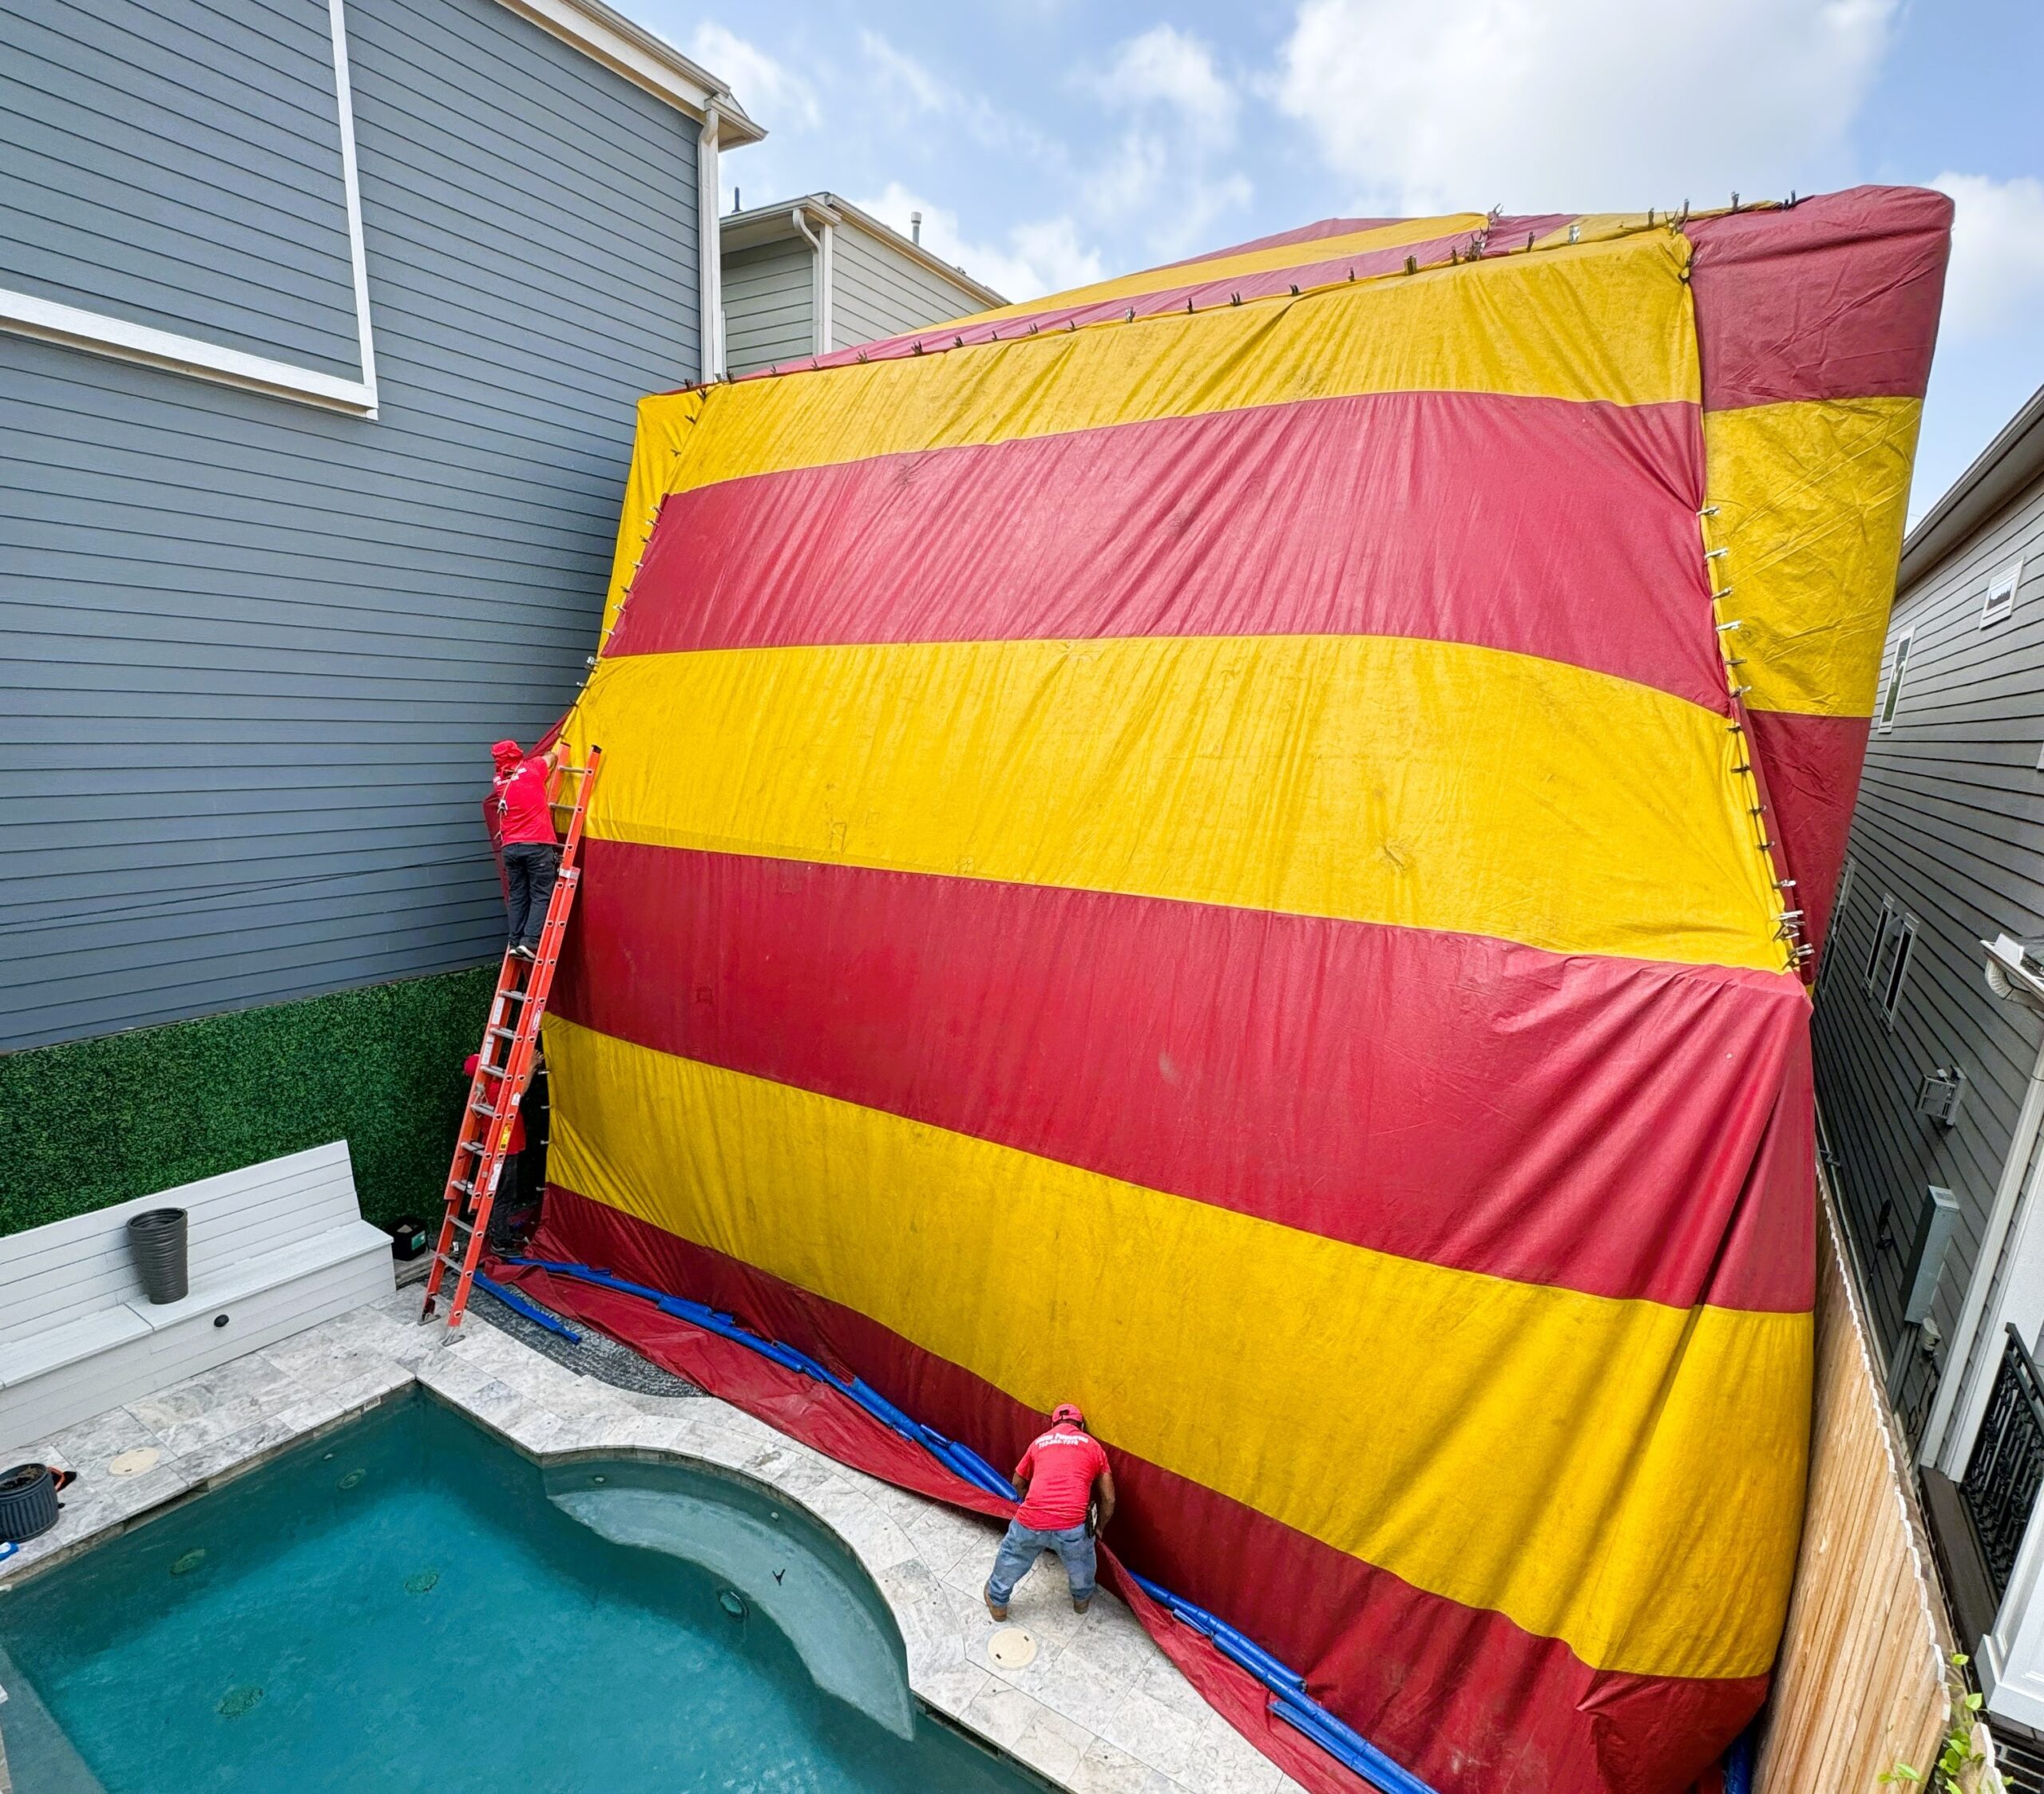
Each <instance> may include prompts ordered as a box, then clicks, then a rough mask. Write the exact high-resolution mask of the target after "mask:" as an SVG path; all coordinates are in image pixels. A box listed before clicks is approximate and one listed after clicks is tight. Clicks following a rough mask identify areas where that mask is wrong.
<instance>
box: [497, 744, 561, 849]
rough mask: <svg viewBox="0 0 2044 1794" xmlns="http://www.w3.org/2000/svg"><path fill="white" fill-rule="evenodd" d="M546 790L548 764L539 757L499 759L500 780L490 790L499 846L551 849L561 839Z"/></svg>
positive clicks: (502, 757) (500, 756) (498, 776)
mask: <svg viewBox="0 0 2044 1794" xmlns="http://www.w3.org/2000/svg"><path fill="white" fill-rule="evenodd" d="M546 786H547V775H546V762H545V760H543V759H541V758H540V757H539V756H538V755H537V754H534V755H533V756H531V757H530V758H524V759H515V760H514V759H513V758H511V757H510V755H509V754H503V753H500V754H498V755H497V777H496V779H495V780H494V782H493V783H492V784H491V786H490V788H489V790H490V798H491V802H492V803H493V805H494V806H495V811H494V814H495V816H496V820H497V845H498V846H502V847H510V846H517V845H519V844H521V843H525V842H537V843H539V844H540V845H541V846H548V847H551V846H553V845H554V844H555V842H557V841H558V840H559V839H560V837H559V836H558V835H557V834H555V833H554V828H553V805H552V804H550V803H549V802H548V801H547V790H546Z"/></svg>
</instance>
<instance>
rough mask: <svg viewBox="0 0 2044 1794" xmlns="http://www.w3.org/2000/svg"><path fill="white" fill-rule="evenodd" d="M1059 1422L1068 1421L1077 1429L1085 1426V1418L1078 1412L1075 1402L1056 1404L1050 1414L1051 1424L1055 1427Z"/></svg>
mask: <svg viewBox="0 0 2044 1794" xmlns="http://www.w3.org/2000/svg"><path fill="white" fill-rule="evenodd" d="M1060 1420H1069V1421H1071V1422H1072V1424H1073V1425H1074V1426H1079V1427H1083V1426H1084V1425H1085V1424H1086V1416H1084V1414H1083V1413H1082V1412H1079V1406H1078V1404H1076V1403H1075V1402H1068V1401H1061V1402H1060V1403H1059V1404H1057V1407H1056V1408H1055V1409H1054V1410H1053V1411H1052V1414H1051V1424H1052V1426H1056V1424H1058V1422H1059V1421H1060Z"/></svg>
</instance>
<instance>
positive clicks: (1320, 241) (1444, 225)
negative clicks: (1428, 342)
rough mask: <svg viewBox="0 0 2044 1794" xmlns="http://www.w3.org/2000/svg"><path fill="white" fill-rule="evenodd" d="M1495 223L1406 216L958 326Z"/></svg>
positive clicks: (1031, 303) (975, 317) (1123, 279)
mask: <svg viewBox="0 0 2044 1794" xmlns="http://www.w3.org/2000/svg"><path fill="white" fill-rule="evenodd" d="M1489 222H1490V220H1488V219H1487V218H1486V217H1485V216H1483V213H1482V212H1449V213H1447V214H1446V215H1444V216H1442V217H1439V218H1401V219H1400V220H1398V221H1397V222H1396V224H1380V225H1378V226H1377V227H1376V228H1375V229H1373V230H1368V231H1350V232H1347V233H1346V234H1345V235H1344V236H1329V237H1319V238H1316V239H1314V240H1313V241H1311V242H1307V243H1285V244H1278V245H1276V246H1274V248H1269V249H1248V250H1245V251H1242V253H1241V254H1240V255H1211V256H1209V257H1208V258H1207V259H1205V260H1204V261H1198V262H1180V263H1177V264H1176V265H1175V266H1173V267H1155V268H1145V269H1144V270H1143V271H1142V272H1141V273H1140V274H1124V275H1117V276H1116V277H1115V279H1111V280H1096V281H1095V282H1094V283H1093V284H1092V285H1091V286H1090V287H1073V288H1072V291H1070V292H1068V293H1053V294H1052V295H1050V296H1049V297H1048V299H1024V300H1022V301H1020V303H1017V304H1014V305H1004V306H1001V307H998V308H997V309H996V310H994V311H972V312H968V313H967V314H966V315H965V317H964V318H960V319H954V320H953V322H955V323H965V322H966V321H967V320H968V319H969V320H970V321H971V322H972V323H975V324H987V323H999V322H1000V319H1003V318H1028V317H1033V316H1034V315H1036V314H1037V313H1038V312H1042V311H1056V310H1062V309H1063V308H1064V307H1067V306H1075V305H1098V304H1100V303H1103V302H1104V301H1106V300H1108V299H1136V298H1139V297H1140V296H1141V295H1143V294H1145V293H1163V292H1169V291H1171V290H1172V289H1173V288H1175V287H1196V286H1198V285H1200V284H1201V283H1203V282H1206V281H1209V280H1226V279H1228V278H1229V277H1230V276H1231V275H1248V274H1268V273H1270V272H1271V271H1273V270H1274V269H1277V268H1288V267H1312V266H1313V265H1315V264H1317V263H1321V262H1332V261H1337V260H1338V259H1340V258H1341V257H1342V256H1344V255H1368V254H1369V253H1370V252H1371V251H1373V250H1380V249H1400V248H1404V246H1405V245H1406V244H1408V243H1430V242H1432V240H1434V239H1435V238H1436V237H1444V236H1457V235H1459V234H1460V233H1461V232H1465V231H1480V230H1481V229H1483V227H1484V225H1486V224H1488V223H1489Z"/></svg>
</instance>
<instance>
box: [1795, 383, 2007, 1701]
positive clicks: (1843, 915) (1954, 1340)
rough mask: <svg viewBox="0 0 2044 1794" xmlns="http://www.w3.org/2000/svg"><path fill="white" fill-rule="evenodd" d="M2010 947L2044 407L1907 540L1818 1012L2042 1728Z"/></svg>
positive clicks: (1863, 1210)
mask: <svg viewBox="0 0 2044 1794" xmlns="http://www.w3.org/2000/svg"><path fill="white" fill-rule="evenodd" d="M2004 936H2006V937H2011V939H2012V940H2014V941H2030V942H2033V943H2034V942H2035V941H2037V939H2038V937H2044V391H2040V392H2039V393H2038V394H2037V395H2036V396H2035V397H2034V398H2032V399H2031V400H2030V403H2029V404H2028V405H2026V406H2025V407H2024V408H2023V410H2022V412H2021V413H2020V414H2018V416H2017V417H2016V418H2015V419H2014V422H2011V423H2010V425H2009V426H2008V427H2007V429H2006V430H2003V431H2002V434H2000V435H1999V436H1998V438H1996V439H1995V440H1994V442H1993V444H1992V445H1991V446H1990V447H1989V448H1988V449H1987V452H1986V453H1983V455H1982V456H1981V457H1980V458H1979V460H1978V461H1975V463H1974V464H1973V465H1972V466H1971V468H1969V469H1967V472H1966V473H1965V474H1964V475H1963V477H1961V478H1960V480H1959V482H1958V483H1957V484H1956V485H1955V486H1954V487H1953V488H1952V489H1951V491H1950V492H1948V493H1946V494H1945V496H1944V497H1943V498H1942V499H1940V500H1939V502H1938V504H1937V505H1936V506H1935V508H1934V509H1932V510H1931V512H1930V513H1929V514H1928V515H1927V516H1926V517H1924V519H1923V521H1922V522H1921V523H1919V525H1917V526H1916V528H1915V529H1914V530H1913V531H1912V532H1911V534H1910V537H1909V539H1908V541H1907V544H1906V545H1904V548H1903V556H1902V565H1901V572H1900V576H1899V588H1898V597H1897V600H1896V604H1895V612H1894V617H1893V620H1892V622H1891V625H1890V628H1889V631H1888V648H1887V655H1886V659H1885V661H1884V666H1883V669H1882V683H1881V688H1880V697H1879V700H1878V703H1877V706H1876V715H1875V725H1874V731H1873V735H1872V743H1871V745H1870V747H1869V749H1868V756H1867V765H1866V774H1865V779H1864V784H1863V785H1862V787H1861V790H1860V802H1859V808H1858V810H1857V811H1856V813H1855V815H1854V818H1853V823H1852V840H1851V847H1850V857H1849V859H1848V861H1847V869H1846V873H1845V875H1844V882H1843V883H1842V884H1841V885H1840V893H1839V896H1838V899H1837V902H1836V909H1835V911H1834V923H1833V929H1832V937H1831V941H1830V945H1829V946H1828V949H1827V952H1826V955H1825V964H1824V971H1823V975H1822V980H1821V983H1820V988H1819V996H1818V1002H1817V1011H1816V1067H1817V1088H1818V1095H1819V1099H1820V1105H1821V1109H1822V1113H1823V1116H1824V1125H1825V1132H1826V1139H1827V1146H1828V1152H1829V1153H1830V1154H1831V1155H1832V1170H1833V1174H1834V1177H1835V1178H1836V1183H1837V1186H1838V1187H1839V1190H1840V1195H1841V1199H1842V1202H1843V1205H1844V1210H1845V1214H1846V1219H1847V1225H1848V1230H1849V1232H1850V1234H1851V1235H1852V1245H1853V1247H1854V1249H1855V1253H1856V1257H1857V1259H1858V1261H1859V1265H1860V1273H1861V1276H1862V1277H1863V1279H1864V1282H1865V1284H1866V1286H1867V1290H1868V1301H1869V1305H1870V1308H1871V1309H1872V1323H1873V1325H1874V1328H1875V1329H1876V1334H1877V1336H1878V1337H1879V1339H1880V1344H1881V1346H1882V1348H1883V1349H1884V1352H1887V1354H1888V1367H1887V1368H1888V1372H1889V1388H1890V1392H1891V1394H1892V1395H1893V1396H1895V1400H1896V1403H1897V1405H1898V1408H1899V1411H1900V1412H1901V1414H1902V1416H1903V1420H1904V1424H1905V1426H1906V1427H1907V1429H1908V1431H1909V1432H1911V1436H1913V1438H1914V1439H1915V1444H1916V1447H1917V1451H1918V1453H1919V1457H1920V1459H1921V1461H1922V1463H1923V1473H1924V1494H1925V1506H1926V1510H1927V1513H1928V1515H1929V1517H1930V1519H1931V1526H1932V1531H1933V1533H1934V1535H1935V1539H1936V1542H1937V1544H1938V1548H1939V1555H1940V1557H1941V1558H1942V1559H1943V1565H1944V1567H1945V1570H1946V1574H1947V1584H1948V1586H1949V1590H1950V1592H1951V1597H1952V1602H1953V1606H1954V1610H1955V1616H1956V1618H1957V1619H1958V1622H1959V1630H1960V1634H1961V1641H1962V1643H1963V1645H1965V1647H1966V1648H1967V1649H1972V1648H1973V1647H1974V1645H1975V1642H1976V1641H1980V1642H1981V1648H1980V1653H1979V1654H1980V1659H1981V1664H1982V1669H1983V1675H1984V1676H1985V1677H1986V1679H1987V1683H1988V1685H1989V1686H1990V1689H1991V1693H1990V1702H1989V1704H1990V1710H1991V1712H1993V1713H1995V1714H1996V1715H1997V1716H1998V1717H2000V1718H2001V1719H2002V1720H2003V1721H2014V1722H2017V1723H2019V1724H2022V1725H2027V1726H2029V1727H2031V1728H2034V1729H2044V1590H2040V1589H2039V1588H2038V1586H2037V1572H2038V1568H2039V1567H2040V1565H2044V1527H2036V1528H2034V1529H2030V1537H2029V1539H2028V1543H2027V1544H2025V1543H2024V1540H2025V1532H2026V1526H2027V1522H2028V1520H2029V1517H2030V1508H2031V1507H2032V1506H2033V1505H2034V1502H2035V1500H2036V1496H2037V1492H2038V1485H2039V1482H2040V1479H2044V1401H2041V1400H2040V1396H2044V1390H2040V1389H2039V1388H2038V1386H2037V1385H2036V1383H2035V1381H2034V1371H2033V1369H2032V1368H2031V1367H2030V1364H2029V1362H2028V1354H2029V1353H2030V1352H2034V1351H2036V1350H2037V1349H2038V1343H2039V1337H2038V1336H2039V1332H2040V1328H2044V1188H2040V1185H2044V1154H2040V1153H2039V1150H2038V1146H2039V1126H2038V1124H2039V1121H2040V1119H2044V1054H2040V1047H2044V1015H2040V1013H2039V1012H2038V1009H2039V1007H2040V1006H2044V982H2037V983H2035V984H2034V987H2033V983H2032V980H2033V979H2034V978H2035V977H2037V976H2038V973H2039V972H2040V970H2044V968H2039V967H2038V965H2037V964H2036V962H2035V960H2034V958H2019V957H2018V953H2017V950H2016V949H2015V948H2014V947H2012V946H2009V945H2004V946H2003V947H2002V952H2001V955H2000V956H1996V955H1995V954H1994V953H1992V952H1990V951H1989V950H1988V948H1987V947H1986V946H1984V945H1983V943H1994V942H1996V941H1999V940H2000V939H2001V937H2004ZM1990 968H1992V971H1993V976H1992V980H1991V979H1990V976H1989V972H1990ZM1991 982H1992V984H1994V987H1995V988H1990V986H1991ZM1939 1192H1943V1193H1947V1194H1937V1193H1939ZM1912 1297H1913V1299H1912ZM2011 1328H2013V1329H2014V1335H2013V1336H2012V1335H2011V1333H2010V1329H2011Z"/></svg>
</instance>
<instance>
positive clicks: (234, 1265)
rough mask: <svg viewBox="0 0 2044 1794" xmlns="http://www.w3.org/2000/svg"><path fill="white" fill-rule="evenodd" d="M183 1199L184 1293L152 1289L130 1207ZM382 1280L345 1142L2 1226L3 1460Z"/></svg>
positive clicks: (367, 1294)
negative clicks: (66, 1214)
mask: <svg viewBox="0 0 2044 1794" xmlns="http://www.w3.org/2000/svg"><path fill="white" fill-rule="evenodd" d="M160 1208H176V1209H184V1210H188V1211H189V1213H190V1215H191V1219H190V1222H189V1223H188V1257H189V1264H190V1267H191V1293H189V1294H188V1296H186V1297H185V1298H184V1300H183V1301H178V1302H166V1303H163V1304H160V1305H159V1304H156V1303H153V1302H151V1301H149V1298H148V1297H146V1296H145V1295H144V1294H143V1293H142V1286H141V1280H140V1279H139V1278H138V1277H137V1276H136V1274H135V1269H134V1265H133V1261H131V1259H130V1258H129V1253H128V1219H129V1216H131V1215H136V1214H142V1213H143V1212H144V1211H145V1210H149V1209H160ZM393 1288H394V1273H393V1271H392V1268H391V1262H390V1235H389V1234H386V1233H384V1232H383V1231H382V1230H381V1229H380V1228H377V1227H372V1226H370V1224H369V1223H368V1222H366V1221H364V1220H363V1219H362V1210H361V1207H360V1206H359V1205H358V1203H357V1202H356V1201H355V1175H354V1173H353V1171H352V1170H351V1168H350V1166H349V1164H348V1149H347V1143H346V1142H345V1141H342V1140H336V1141H335V1142H334V1143H332V1144H331V1145H330V1146H314V1147H313V1148H311V1150H309V1151H306V1152H295V1153H292V1154H289V1155H288V1156H287V1157H285V1158H272V1159H271V1160H269V1161H267V1162H266V1163H263V1164H260V1165H251V1166H248V1167H247V1168H246V1169H245V1170H240V1171H229V1172H228V1173H226V1174H224V1175H223V1176H220V1177H216V1178H204V1179H202V1180H201V1181H200V1182H197V1183H188V1184H186V1185H184V1186H182V1187H181V1188H180V1189H176V1190H162V1191H160V1192H159V1193H158V1194H156V1195H154V1196H144V1197H141V1198H137V1200H136V1201H134V1202H122V1203H121V1204H119V1205H118V1206H116V1207H113V1208H110V1209H96V1210H93V1212H92V1213H91V1214H81V1215H76V1216H73V1218H71V1219H70V1220H69V1221H56V1222H51V1223H50V1225H49V1226H46V1227H31V1228H30V1229H29V1230H27V1231H26V1233H20V1234H7V1235H6V1236H5V1237H4V1238H0V1466H4V1465H5V1464H6V1463H10V1462H11V1461H12V1459H11V1458H10V1453H13V1452H14V1451H17V1450H18V1447H22V1446H26V1445H28V1444H31V1443H32V1442H33V1441H34V1440H38V1439H42V1438H46V1437H47V1436H49V1435H50V1434H51V1433H53V1432H57V1431H59V1430H60V1429H61V1428H65V1427H68V1426H71V1425H73V1424H75V1423H76V1422H77V1421H80V1420H86V1419H88V1418H89V1417H90V1416H93V1415H95V1414H98V1413H102V1412H105V1410H106V1409H108V1408H119V1407H121V1406H122V1405H123V1404H125V1403H128V1402H131V1401H133V1400H136V1399H137V1397H139V1396H146V1395H149V1394H151V1393H153V1392H155V1391H156V1390H158V1389H161V1388H167V1387H168V1386H169V1385H170V1384H172V1383H176V1382H178V1381H180V1380H182V1379H183V1378H185V1377H188V1376H196V1375H197V1374H198V1373H199V1372H200V1371H204V1370H208V1369H210V1368H212V1366H214V1365H216V1364H224V1363H225V1362H226V1361H227V1360H228V1359H230V1358H236V1357H239V1356H240V1355H241V1354H242V1353H243V1352H252V1351H255V1349H256V1348H259V1347H260V1346H263V1345H270V1344H272V1343H274V1342H275V1341H277V1340H279V1339H283V1338H286V1337H289V1336H290V1335H291V1334H293V1333H302V1332H303V1331H304V1330H305V1329H307V1328H308V1327H315V1326H317V1325H319V1323H320V1322H321V1321H327V1320H331V1318H332V1317H334V1316H335V1315H337V1314H340V1313H344V1312H345V1311H346V1310H347V1309H351V1308H356V1307H359V1306H360V1305H362V1303H364V1302H372V1301H375V1300H376V1299H377V1298H378V1297H379V1296H384V1295H387V1294H389V1293H390V1290H391V1289H393Z"/></svg>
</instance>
